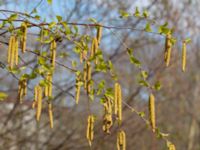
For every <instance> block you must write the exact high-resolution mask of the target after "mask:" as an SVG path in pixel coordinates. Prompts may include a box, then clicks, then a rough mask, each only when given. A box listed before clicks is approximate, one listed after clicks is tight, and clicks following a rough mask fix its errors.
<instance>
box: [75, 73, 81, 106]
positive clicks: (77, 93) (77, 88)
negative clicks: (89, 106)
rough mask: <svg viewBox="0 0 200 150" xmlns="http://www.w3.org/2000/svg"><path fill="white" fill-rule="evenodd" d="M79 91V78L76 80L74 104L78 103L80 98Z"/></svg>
mask: <svg viewBox="0 0 200 150" xmlns="http://www.w3.org/2000/svg"><path fill="white" fill-rule="evenodd" d="M80 90H81V84H80V78H79V77H77V78H76V104H78V102H79V98H80Z"/></svg>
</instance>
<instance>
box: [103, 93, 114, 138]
mask: <svg viewBox="0 0 200 150" xmlns="http://www.w3.org/2000/svg"><path fill="white" fill-rule="evenodd" d="M103 106H104V117H103V131H104V132H105V133H108V134H110V128H111V127H112V125H113V120H112V102H111V99H110V98H107V97H106V99H105V102H104V104H103Z"/></svg>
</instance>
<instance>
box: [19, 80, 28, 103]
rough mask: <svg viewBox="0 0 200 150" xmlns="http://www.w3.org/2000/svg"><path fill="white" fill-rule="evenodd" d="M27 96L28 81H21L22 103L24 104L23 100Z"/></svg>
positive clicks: (20, 96)
mask: <svg viewBox="0 0 200 150" xmlns="http://www.w3.org/2000/svg"><path fill="white" fill-rule="evenodd" d="M26 94H27V81H26V79H23V80H19V83H18V98H19V101H20V103H22V102H23V99H24V97H25V96H26Z"/></svg>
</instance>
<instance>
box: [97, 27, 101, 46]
mask: <svg viewBox="0 0 200 150" xmlns="http://www.w3.org/2000/svg"><path fill="white" fill-rule="evenodd" d="M96 37H97V43H98V45H99V44H100V42H101V37H102V26H101V25H99V26H98V27H97V36H96Z"/></svg>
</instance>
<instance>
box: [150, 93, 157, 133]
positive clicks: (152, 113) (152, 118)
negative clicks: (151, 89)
mask: <svg viewBox="0 0 200 150" xmlns="http://www.w3.org/2000/svg"><path fill="white" fill-rule="evenodd" d="M149 121H150V125H151V127H152V131H153V132H155V129H156V117H155V97H154V95H153V94H152V93H151V94H150V96H149Z"/></svg>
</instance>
